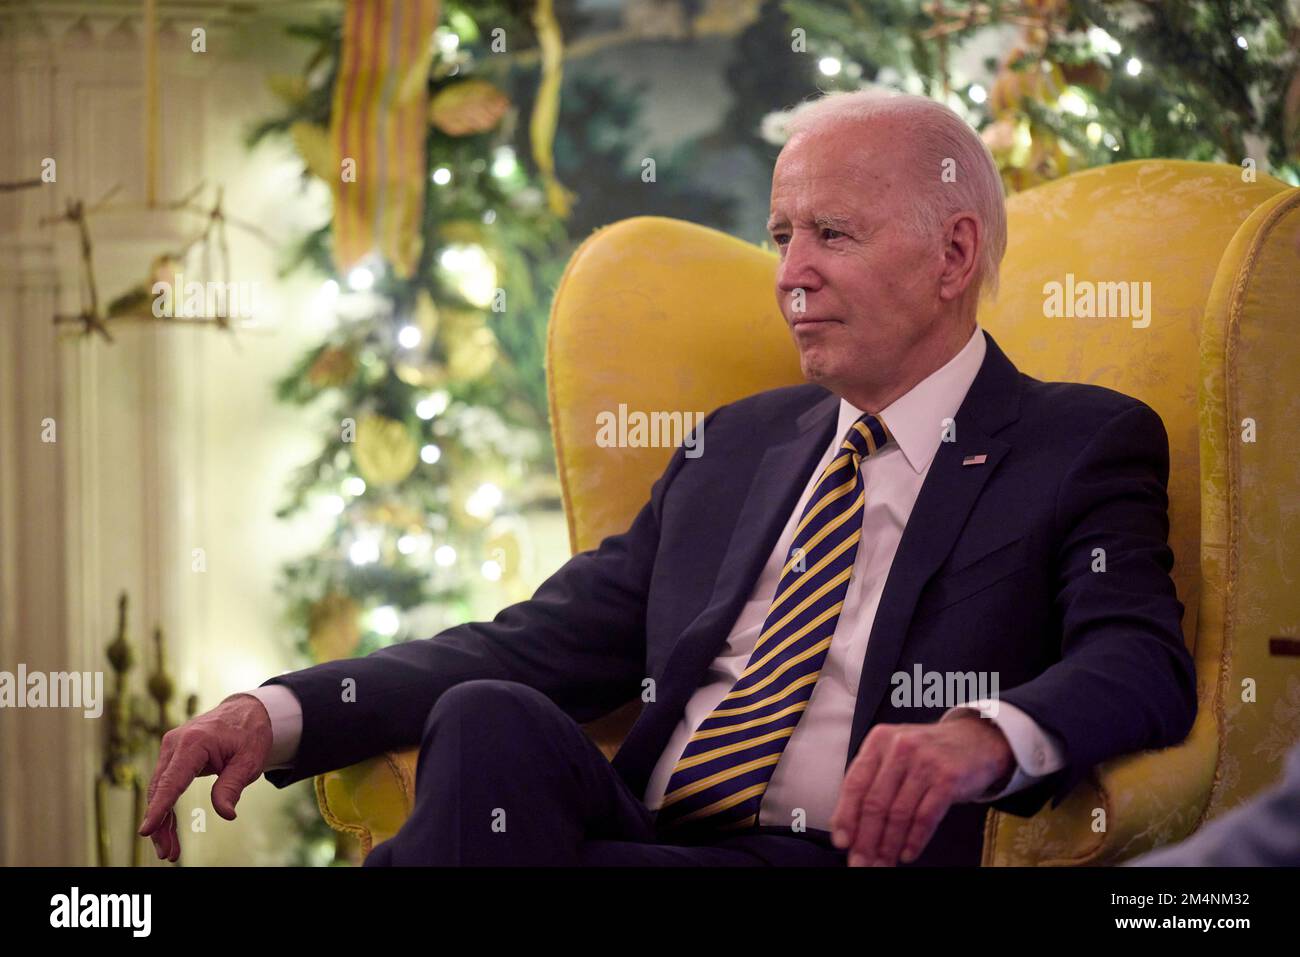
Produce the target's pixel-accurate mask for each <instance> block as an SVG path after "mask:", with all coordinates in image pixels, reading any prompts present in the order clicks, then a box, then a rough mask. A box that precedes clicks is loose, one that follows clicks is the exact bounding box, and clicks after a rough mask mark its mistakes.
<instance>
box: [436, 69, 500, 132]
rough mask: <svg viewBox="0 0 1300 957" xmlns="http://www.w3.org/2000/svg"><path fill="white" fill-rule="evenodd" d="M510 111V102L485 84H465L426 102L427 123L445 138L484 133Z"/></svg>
mask: <svg viewBox="0 0 1300 957" xmlns="http://www.w3.org/2000/svg"><path fill="white" fill-rule="evenodd" d="M509 109H510V98H509V97H508V96H506V95H505V94H504V93H502V92H501V91H500V90H499V89H497V88H496V87H495V86H494V85H492V84H491V83H489V82H488V81H487V80H465V81H463V82H461V83H456V84H453V85H452V86H449V87H446V88H444V89H442V90H440V91H439V92H438V94H437V95H436V96H435V97H434V98H433V99H432V100H430V101H429V122H430V123H432V124H433V125H434V126H436V127H437V128H438V129H439V130H441V131H442V132H444V133H446V134H447V135H448V136H471V135H473V134H475V133H486V132H487V131H488V130H490V129H492V128H494V127H495V126H496V125H497V124H498V123H500V122H501V117H503V116H505V115H506V111H507V110H509Z"/></svg>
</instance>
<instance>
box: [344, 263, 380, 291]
mask: <svg viewBox="0 0 1300 957" xmlns="http://www.w3.org/2000/svg"><path fill="white" fill-rule="evenodd" d="M374 284H375V274H374V273H373V272H371V271H370V270H369V269H368V268H367V267H365V266H358V267H357V268H356V269H354V270H352V271H351V272H350V273H348V286H349V287H351V288H352V289H353V290H355V291H356V292H365V291H366V290H367V289H369V288H370V287H371V286H373V285H374Z"/></svg>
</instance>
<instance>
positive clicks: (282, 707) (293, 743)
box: [231, 685, 302, 771]
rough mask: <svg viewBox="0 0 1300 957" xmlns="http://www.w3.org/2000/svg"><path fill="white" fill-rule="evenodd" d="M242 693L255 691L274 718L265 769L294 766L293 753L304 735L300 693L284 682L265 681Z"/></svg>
mask: <svg viewBox="0 0 1300 957" xmlns="http://www.w3.org/2000/svg"><path fill="white" fill-rule="evenodd" d="M240 694H248V695H252V696H253V697H254V698H256V699H257V700H258V701H260V702H262V707H264V708H266V713H267V715H268V716H269V717H270V719H271V751H270V753H269V754H267V756H266V767H264V768H263V769H262V770H264V771H275V770H278V769H279V768H287V767H292V765H293V757H294V755H295V754H297V753H298V742H299V741H300V740H301V739H302V704H301V703H300V702H299V701H298V696H297V695H295V694H294V693H293V692H292V691H290V690H289V689H288V688H286V687H285V686H284V685H263V686H262V687H260V688H253V689H252V690H250V691H241V692H240ZM231 697H232V698H233V697H235V696H234V695H231Z"/></svg>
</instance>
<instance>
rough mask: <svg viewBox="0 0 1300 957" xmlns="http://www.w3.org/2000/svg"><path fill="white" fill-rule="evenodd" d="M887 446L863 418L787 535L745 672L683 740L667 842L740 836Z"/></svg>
mask: <svg viewBox="0 0 1300 957" xmlns="http://www.w3.org/2000/svg"><path fill="white" fill-rule="evenodd" d="M891 438H892V436H891V435H890V433H889V430H888V429H887V428H885V423H884V421H883V420H881V419H880V418H878V417H877V416H874V415H871V414H870V413H868V414H866V415H864V416H862V418H860V419H858V420H857V421H856V422H854V423H853V426H852V428H850V429H849V431H848V434H847V435H846V437H845V439H844V441H843V442H842V443H841V444H840V452H841V454H839V455H837V456H836V457H835V459H834V460H833V461H832V462H831V463H830V465H828V466H826V470H825V471H824V472H822V475H821V478H820V479H819V480H818V481H817V487H816V489H815V490H814V491H813V494H812V497H811V498H809V500H808V506H807V507H806V508H805V509H804V512H803V516H802V517H801V518H800V519H799V524H798V526H796V528H795V532H794V541H793V542H792V543H791V547H790V554H791V557H790V560H789V561H787V562H786V564H785V567H784V568H782V569H781V576H780V581H779V584H778V585H777V589H776V596H775V597H774V598H773V599H772V604H771V606H770V607H769V608H768V612H767V617H766V619H765V620H764V621H763V630H762V632H761V633H760V634H759V636H758V640H757V641H756V642H755V644H754V651H753V654H751V655H750V656H749V664H748V665H747V666H746V667H745V670H744V671H743V672H742V673H741V675H740V677H739V678H738V679H737V680H736V683H735V685H734V686H733V687H732V689H731V691H730V692H729V693H728V694H727V696H726V697H725V698H723V699H722V701H720V702H719V703H718V706H717V707H716V708H714V709H713V711H712V712H711V713H710V714H709V716H708V717H706V718H705V719H704V720H703V721H702V722H701V723H700V726H699V727H698V728H697V729H696V730H695V733H694V734H693V735H691V739H690V741H688V742H687V744H686V749H685V751H683V752H682V756H681V758H680V759H679V760H678V761H677V764H676V766H675V767H674V768H673V773H672V776H671V777H670V778H669V779H668V786H667V788H666V791H665V794H664V801H663V805H662V807H661V808H660V810H659V813H658V816H657V817H656V819H655V825H656V827H657V828H659V829H661V830H667V831H670V832H671V833H672V835H674V836H679V835H684V834H686V833H688V832H699V833H703V834H708V833H710V832H713V831H717V830H734V829H740V828H747V827H752V826H755V825H757V823H758V806H759V803H760V802H761V801H762V800H763V792H764V791H766V790H767V785H768V782H769V781H770V780H771V779H772V774H773V772H774V771H775V770H776V763H777V762H778V761H779V760H780V759H781V753H782V751H783V750H784V749H785V744H786V742H787V741H789V740H790V735H792V734H793V733H794V729H795V725H796V724H798V723H799V718H800V717H801V716H802V714H803V712H804V709H805V708H807V707H808V701H809V700H810V699H811V698H812V693H813V685H814V684H816V682H817V678H818V676H819V675H820V674H821V669H822V663H823V662H824V661H825V660H826V653H827V651H828V650H829V649H830V646H831V639H832V638H833V637H834V635H835V625H836V622H838V621H839V617H840V609H841V608H842V607H843V606H844V596H845V595H846V594H847V593H848V590H849V576H850V575H851V574H852V573H853V561H854V558H855V557H856V555H857V552H858V540H859V539H860V538H861V537H862V509H863V502H864V501H865V500H866V488H865V486H864V483H863V479H862V472H861V470H860V466H861V463H862V460H863V459H864V458H866V457H867V456H868V455H872V454H874V453H875V452H876V451H878V450H879V449H880V448H882V447H883V446H884V445H886V444H887V443H888V442H889V441H890V440H891Z"/></svg>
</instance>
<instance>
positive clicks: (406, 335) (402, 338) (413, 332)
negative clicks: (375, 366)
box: [397, 325, 424, 349]
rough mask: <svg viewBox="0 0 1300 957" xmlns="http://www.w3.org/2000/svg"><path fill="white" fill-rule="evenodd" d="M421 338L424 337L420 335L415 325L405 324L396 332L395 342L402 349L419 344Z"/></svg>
mask: <svg viewBox="0 0 1300 957" xmlns="http://www.w3.org/2000/svg"><path fill="white" fill-rule="evenodd" d="M422 338H424V337H423V336H422V335H420V330H419V328H418V327H417V326H411V325H406V326H402V328H401V329H400V330H399V331H398V333H397V344H398V345H399V346H401V347H402V348H403V349H414V348H415V347H416V346H418V345H419V344H420V340H421V339H422Z"/></svg>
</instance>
